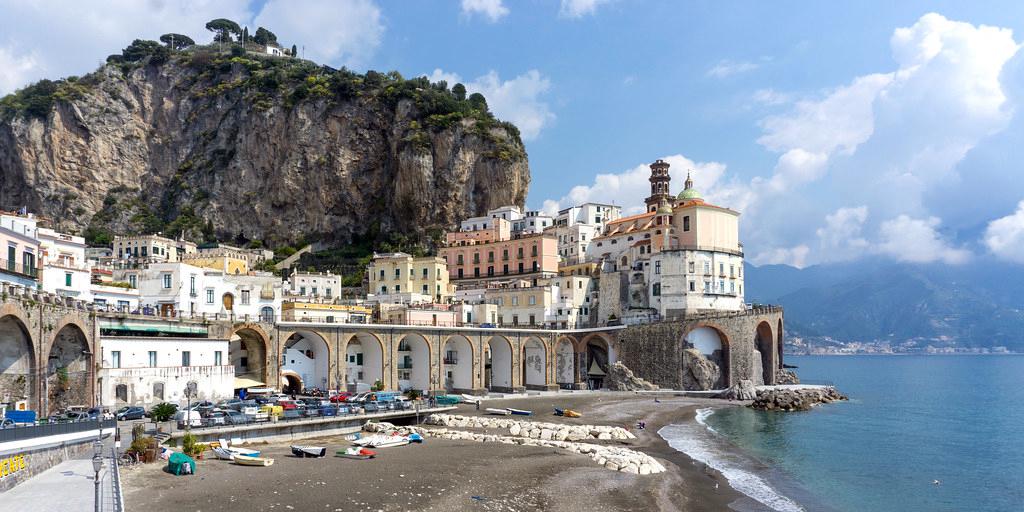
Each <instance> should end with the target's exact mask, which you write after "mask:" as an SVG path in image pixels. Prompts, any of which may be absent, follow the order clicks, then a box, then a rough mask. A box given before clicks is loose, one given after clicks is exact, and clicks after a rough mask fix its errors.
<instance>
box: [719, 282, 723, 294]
mask: <svg viewBox="0 0 1024 512" xmlns="http://www.w3.org/2000/svg"><path fill="white" fill-rule="evenodd" d="M718 291H719V293H725V281H718Z"/></svg>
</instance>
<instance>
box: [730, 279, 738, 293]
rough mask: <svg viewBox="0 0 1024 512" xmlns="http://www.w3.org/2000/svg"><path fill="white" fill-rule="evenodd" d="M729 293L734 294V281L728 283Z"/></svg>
mask: <svg viewBox="0 0 1024 512" xmlns="http://www.w3.org/2000/svg"><path fill="white" fill-rule="evenodd" d="M729 293H736V281H729Z"/></svg>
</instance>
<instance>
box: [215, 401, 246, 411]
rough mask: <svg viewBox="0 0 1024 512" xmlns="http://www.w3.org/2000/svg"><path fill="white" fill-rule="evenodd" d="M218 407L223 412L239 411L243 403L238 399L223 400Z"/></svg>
mask: <svg viewBox="0 0 1024 512" xmlns="http://www.w3.org/2000/svg"><path fill="white" fill-rule="evenodd" d="M217 407H219V408H221V409H222V410H227V409H234V410H236V411H237V410H239V409H241V408H242V401H241V400H239V399H237V398H235V399H232V400H222V401H221V402H220V403H219V404H217Z"/></svg>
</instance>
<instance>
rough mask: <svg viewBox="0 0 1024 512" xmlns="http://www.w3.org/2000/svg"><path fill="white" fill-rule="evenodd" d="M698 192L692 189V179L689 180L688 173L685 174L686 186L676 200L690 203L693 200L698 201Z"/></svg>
mask: <svg viewBox="0 0 1024 512" xmlns="http://www.w3.org/2000/svg"><path fill="white" fill-rule="evenodd" d="M700 198H701V197H700V192H697V189H695V188H693V179H692V178H690V173H689V172H687V173H686V184H685V185H684V186H683V191H682V192H680V193H679V195H678V196H676V199H679V200H680V201H691V200H694V199H700Z"/></svg>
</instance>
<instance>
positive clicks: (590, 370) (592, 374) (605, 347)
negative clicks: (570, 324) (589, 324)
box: [580, 333, 615, 389]
mask: <svg viewBox="0 0 1024 512" xmlns="http://www.w3.org/2000/svg"><path fill="white" fill-rule="evenodd" d="M614 363H615V350H614V348H613V347H612V343H611V340H609V339H608V337H607V336H604V335H603V334H601V333H591V334H589V335H588V336H586V337H584V338H583V339H582V340H580V366H581V368H580V371H581V372H582V376H583V378H584V379H585V380H586V383H587V388H588V389H602V388H604V387H605V386H606V384H607V383H606V379H607V377H608V372H610V371H611V365H612V364H614Z"/></svg>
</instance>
